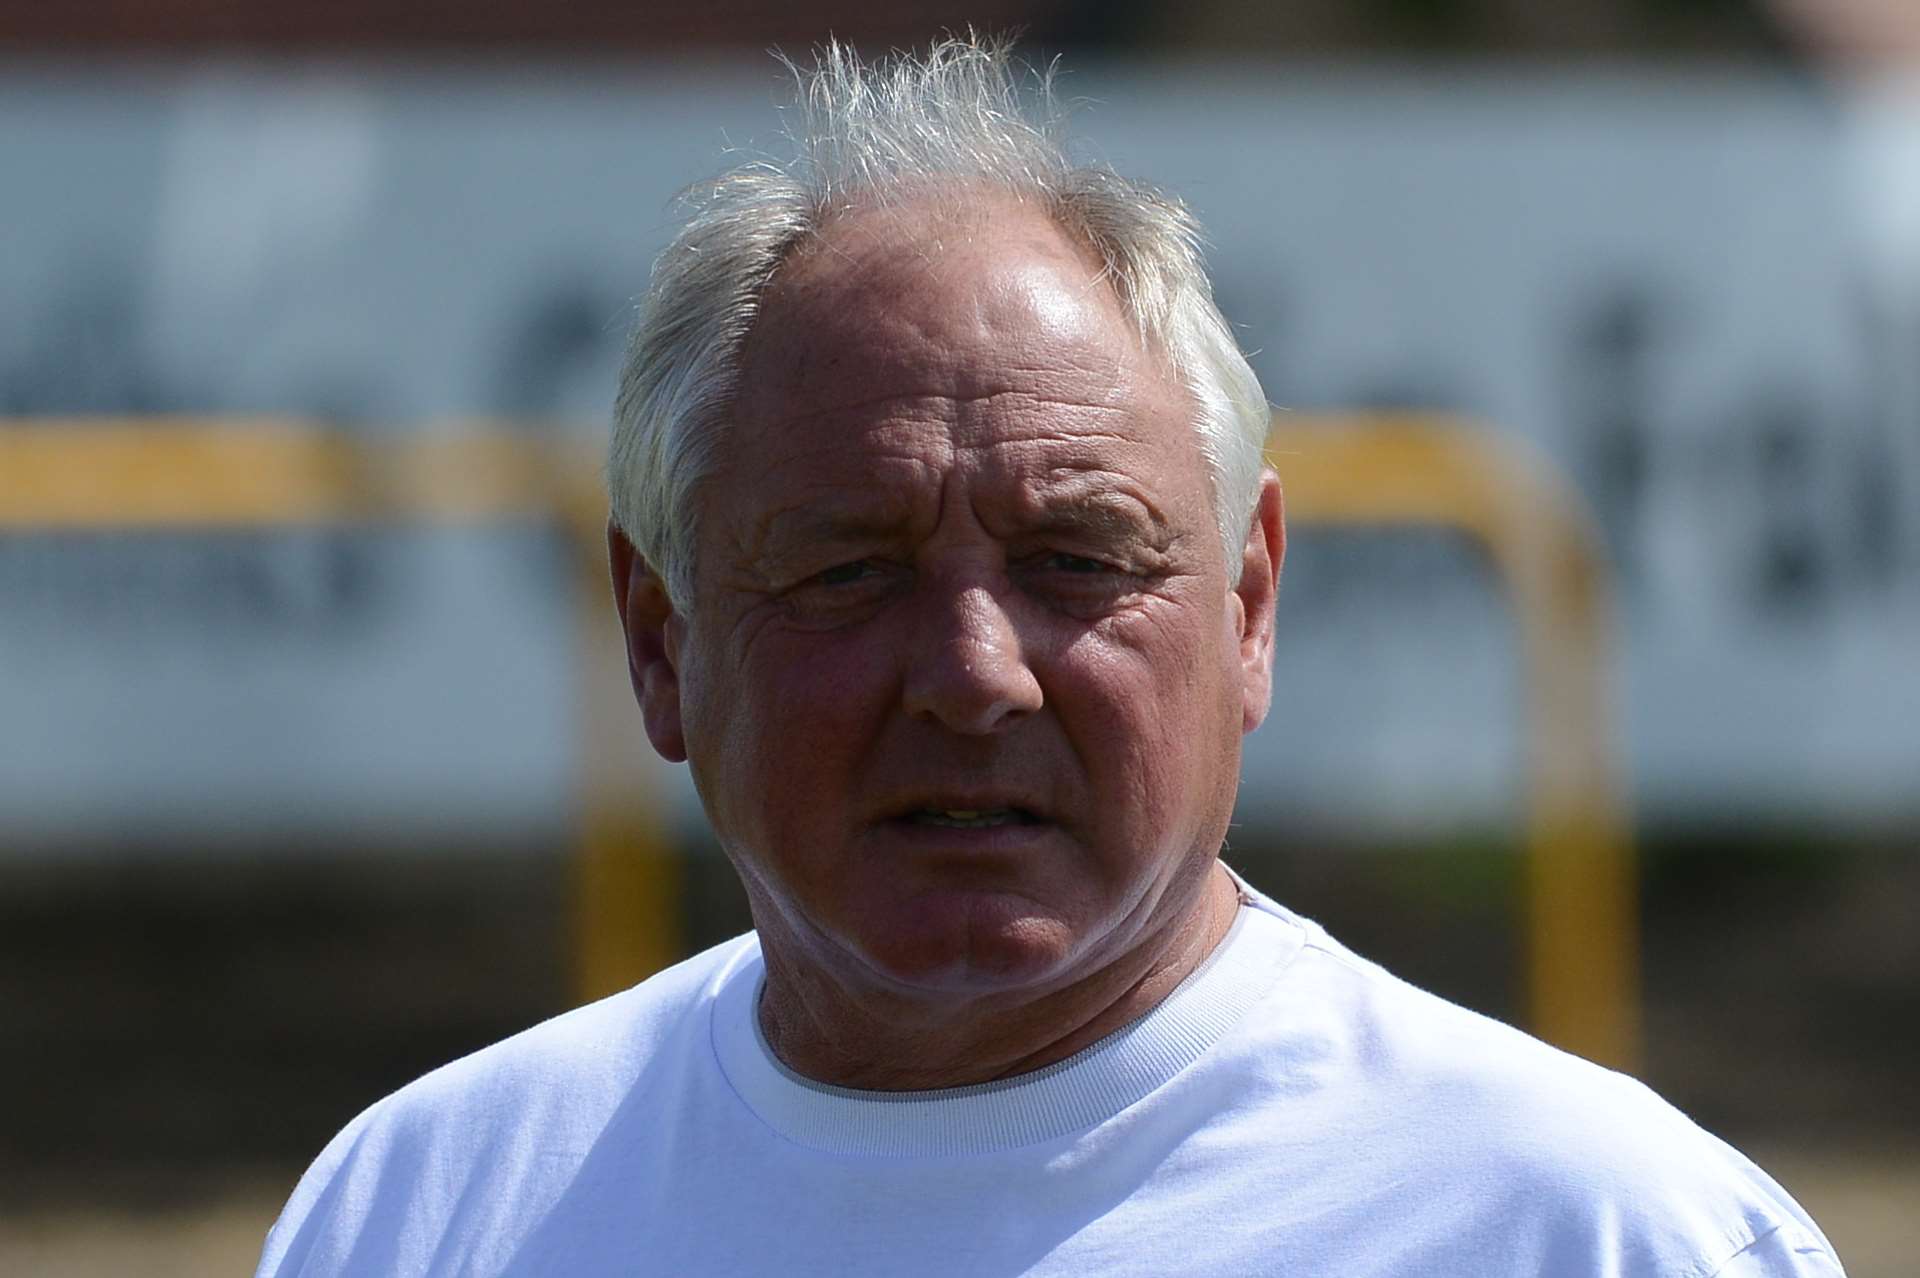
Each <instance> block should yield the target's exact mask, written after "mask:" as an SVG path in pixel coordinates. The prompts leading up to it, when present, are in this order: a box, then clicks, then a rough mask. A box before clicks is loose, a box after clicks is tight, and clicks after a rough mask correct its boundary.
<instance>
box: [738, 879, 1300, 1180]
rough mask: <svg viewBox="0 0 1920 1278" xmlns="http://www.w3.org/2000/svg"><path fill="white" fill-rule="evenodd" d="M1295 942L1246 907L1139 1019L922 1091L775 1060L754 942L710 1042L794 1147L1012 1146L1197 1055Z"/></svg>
mask: <svg viewBox="0 0 1920 1278" xmlns="http://www.w3.org/2000/svg"><path fill="white" fill-rule="evenodd" d="M1301 939H1302V938H1301V930H1300V927H1299V925H1298V924H1296V923H1294V922H1293V921H1292V920H1291V919H1289V918H1286V917H1283V916H1279V915H1276V914H1274V913H1271V912H1268V911H1266V910H1263V909H1261V908H1260V907H1259V905H1253V906H1242V907H1241V909H1240V913H1239V916H1238V917H1237V918H1236V919H1235V920H1234V923H1233V927H1232V929H1231V930H1230V931H1229V932H1228V933H1227V936H1226V938H1225V939H1224V940H1223V941H1221V943H1220V944H1219V945H1218V946H1216V947H1215V949H1214V951H1213V953H1212V954H1210V955H1209V956H1208V957H1207V960H1206V961H1205V962H1204V963H1202V964H1201V965H1200V966H1199V967H1198V968H1196V969H1195V970H1194V971H1193V972H1192V973H1191V974H1190V975H1189V976H1188V977H1187V979H1186V980H1184V981H1182V982H1181V983H1180V985H1179V986H1178V987H1176V988H1175V989H1174V991H1173V993H1171V994H1169V995H1168V996H1167V997H1166V998H1165V999H1163V1000H1162V1001H1161V1002H1160V1004H1159V1005H1158V1006H1157V1007H1155V1008H1154V1009H1153V1010H1152V1011H1150V1012H1148V1013H1147V1014H1146V1015H1145V1016H1142V1017H1141V1018H1140V1019H1138V1020H1136V1021H1133V1022H1132V1023H1131V1024H1128V1025H1126V1026H1123V1027H1122V1028H1120V1029H1118V1030H1115V1031H1114V1032H1113V1033H1112V1034H1109V1035H1107V1036H1106V1037H1105V1038H1103V1039H1101V1040H1100V1041H1099V1042H1097V1043H1094V1044H1092V1045H1091V1046H1089V1047H1087V1048H1085V1049H1083V1050H1081V1051H1080V1052H1077V1053H1075V1054H1074V1055H1072V1056H1069V1057H1068V1058H1067V1059H1065V1060H1063V1061H1059V1062H1057V1063H1055V1064H1053V1065H1049V1066H1047V1067H1046V1068H1044V1069H1039V1070H1035V1071H1033V1072H1032V1073H1028V1074H1021V1075H1019V1076H1017V1077H1014V1078H1008V1079H1002V1080H999V1081H996V1082H991V1083H980V1084H976V1085H974V1086H971V1087H954V1088H943V1089H941V1090H938V1091H923V1092H868V1091H855V1090H853V1089H850V1088H844V1087H832V1086H828V1085H826V1084H823V1083H815V1082H812V1081H811V1080H808V1079H804V1078H801V1077H800V1076H799V1075H797V1074H795V1073H793V1072H792V1071H791V1070H789V1069H788V1068H787V1067H786V1066H785V1065H783V1064H781V1063H780V1061H779V1060H778V1059H777V1058H776V1057H775V1056H774V1055H773V1053H772V1052H771V1051H770V1050H769V1049H768V1047H767V1045H766V1041H765V1039H763V1038H762V1037H761V1034H760V1021H759V1017H758V1015H757V1014H756V1008H757V1005H758V1003H759V996H760V987H761V983H762V981H763V979H764V977H765V972H766V969H765V965H764V963H763V962H762V959H761V956H760V950H759V947H758V946H757V945H752V946H748V947H747V948H745V949H744V950H743V951H742V952H741V955H740V957H739V958H738V959H736V960H735V962H734V963H733V964H732V965H731V967H730V968H729V970H728V971H727V973H726V974H725V975H724V976H723V977H722V981H721V988H720V990H719V991H718V993H717V996H716V998H715V1002H714V1006H713V1046H714V1051H715V1053H716V1055H717V1056H718V1057H719V1061H720V1068H721V1070H722V1071H723V1072H724V1073H725V1074H726V1076H727V1080H728V1081H729V1082H730V1083H731V1084H732V1085H733V1088H734V1090H735V1091H736V1092H737V1093H739V1095H740V1098H741V1099H742V1100H744V1101H745V1102H746V1103H747V1105H748V1106H749V1107H750V1108H751V1109H752V1110H753V1111H754V1112H755V1113H756V1114H758V1115H759V1116H760V1117H761V1119H763V1120H764V1121H765V1122H766V1123H767V1125H768V1126H770V1127H772V1128H773V1129H774V1130H775V1131H777V1132H779V1133H780V1134H781V1135H782V1136H784V1137H786V1138H787V1139H788V1140H791V1141H793V1142H795V1143H796V1144H800V1145H805V1146H807V1147H808V1148H811V1149H818V1150H824V1151H827V1152H830V1153H836V1154H865V1155H872V1156H877V1157H893V1158H925V1157H942V1156H943V1157H957V1156H964V1155H968V1154H983V1153H988V1152H991V1151H994V1150H1000V1149H1013V1148H1016V1147H1018V1146H1022V1145H1033V1144H1038V1143H1040V1142H1042V1141H1048V1140H1053V1139H1055V1138H1057V1137H1060V1136H1064V1135H1067V1134H1068V1133H1070V1132H1076V1131H1081V1130H1084V1129H1086V1128H1090V1127H1093V1126H1095V1125H1097V1124H1099V1123H1101V1122H1104V1121H1106V1120H1107V1119H1109V1118H1111V1117H1113V1116H1114V1115H1115V1114H1118V1113H1119V1112H1120V1111H1121V1110H1123V1109H1125V1108H1126V1107H1127V1106H1129V1105H1132V1104H1134V1103H1135V1102H1136V1101H1139V1100H1141V1099H1143V1098H1145V1097H1146V1096H1147V1095H1148V1094H1149V1093H1151V1092H1153V1091H1154V1090H1155V1089H1156V1088H1158V1087H1160V1086H1162V1085H1163V1084H1165V1083H1167V1082H1168V1081H1169V1080H1171V1079H1172V1078H1173V1076H1174V1075H1175V1074H1178V1073H1179V1072H1180V1071H1181V1070H1183V1069H1185V1068H1186V1067H1187V1066H1188V1065H1191V1064H1192V1063H1193V1062H1195V1061H1197V1060H1198V1059H1200V1057H1201V1056H1202V1055H1203V1054H1204V1053H1205V1052H1206V1051H1207V1049H1209V1048H1210V1047H1212V1046H1213V1045H1214V1044H1215V1043H1216V1042H1218V1041H1219V1040H1220V1038H1221V1036H1222V1035H1224V1034H1225V1033H1226V1032H1227V1031H1228V1030H1229V1029H1231V1028H1232V1027H1233V1024H1234V1022H1236V1021H1237V1020H1239V1019H1240V1017H1241V1016H1242V1015H1243V1014H1245V1013H1246V1011H1247V1010H1248V1009H1249V1008H1250V1007H1252V1006H1253V1004H1254V1003H1255V1002H1257V1001H1258V1000H1259V999H1260V998H1261V996H1263V995H1264V994H1266V993H1267V991H1268V990H1270V989H1271V988H1272V987H1273V984H1274V981H1275V979H1276V978H1277V977H1278V975H1279V973H1280V969H1281V968H1282V967H1283V966H1284V965H1285V964H1286V963H1287V961H1288V960H1289V959H1291V958H1292V957H1293V955H1294V954H1295V953H1296V952H1297V951H1298V950H1299V947H1300V942H1301Z"/></svg>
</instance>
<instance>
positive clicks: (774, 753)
mask: <svg viewBox="0 0 1920 1278" xmlns="http://www.w3.org/2000/svg"><path fill="white" fill-rule="evenodd" d="M888 654H889V649H888V647H887V646H886V645H885V644H883V643H878V642H873V641H871V640H863V639H861V638H859V637H853V638H847V637H838V638H836V637H833V636H827V635H817V634H803V635H787V636H772V635H765V634H763V635H762V636H761V637H760V638H759V639H758V641H757V642H755V643H754V644H753V645H752V647H751V648H750V649H748V650H746V651H742V652H737V653H733V654H729V657H730V659H729V660H727V661H725V662H723V663H718V664H716V666H715V667H714V668H713V669H712V671H711V675H710V678H709V680H708V681H707V683H706V685H705V686H703V687H702V688H701V689H700V690H699V691H700V694H701V695H700V696H699V706H698V708H697V710H696V711H695V712H694V713H693V715H691V716H690V719H691V721H692V722H693V723H694V724H695V725H697V726H696V727H695V728H694V729H693V730H695V731H697V732H698V733H699V738H700V755H701V757H702V758H703V759H704V760H705V762H706V764H707V765H708V767H709V768H710V769H711V770H712V771H714V772H715V773H717V774H718V775H719V776H724V778H725V784H721V785H715V786H712V787H710V788H711V789H713V790H714V791H715V792H716V795H715V797H716V798H717V797H720V795H722V794H729V793H730V794H733V795H735V796H742V797H743V796H751V797H750V798H749V799H748V801H749V802H751V803H753V804H754V805H755V806H757V807H767V806H778V805H781V804H787V805H803V810H804V808H805V807H818V806H820V805H821V804H822V802H823V801H825V800H828V799H831V798H832V797H833V796H834V795H836V794H840V793H844V792H845V786H846V778H845V777H844V776H843V775H841V774H843V773H846V772H848V771H851V770H852V769H854V768H856V767H858V766H859V765H860V764H861V763H862V762H863V761H864V760H865V757H866V754H867V751H869V750H870V749H871V748H872V744H873V742H874V741H875V739H876V737H877V735H878V732H879V728H880V725H881V723H882V722H883V719H884V715H885V712H886V709H887V707H888V705H889V704H890V703H889V701H888V697H889V695H890V693H889V690H890V689H891V688H892V687H893V686H894V682H895V674H894V671H893V665H894V663H893V660H892V658H891V657H890V656H889V655H888Z"/></svg>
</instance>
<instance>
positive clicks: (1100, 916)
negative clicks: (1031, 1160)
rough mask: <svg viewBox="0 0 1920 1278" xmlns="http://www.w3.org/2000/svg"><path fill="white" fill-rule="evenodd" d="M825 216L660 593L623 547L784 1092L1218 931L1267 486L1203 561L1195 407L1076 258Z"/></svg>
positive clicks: (1099, 997)
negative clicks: (784, 1075)
mask: <svg viewBox="0 0 1920 1278" xmlns="http://www.w3.org/2000/svg"><path fill="white" fill-rule="evenodd" d="M952 203H953V202H951V201H949V202H946V204H944V205H942V206H935V205H933V204H932V203H926V204H921V205H913V204H910V205H908V206H906V207H905V208H894V209H890V210H869V211H864V212H855V213H852V214H847V215H843V216H841V217H840V218H839V219H837V220H836V221H834V222H833V223H831V224H830V225H829V227H828V228H827V230H826V231H825V232H824V233H823V234H822V235H821V236H820V237H819V238H818V239H817V240H816V241H815V242H813V243H812V244H810V245H809V246H807V247H806V248H805V249H803V250H802V251H801V252H800V253H799V254H798V255H796V257H795V258H794V259H792V260H790V261H789V262H787V263H786V264H785V265H784V266H783V267H782V269H781V272H780V274H779V275H778V276H777V277H776V279H775V282H774V284H773V286H772V287H771V288H770V289H769V291H768V293H767V296H766V298H765V301H764V306H763V309H762V312H761V314H760V317H759V319H758V320H757V322H756V324H755V327H754V329H753V332H752V334H751V335H750V337H749V339H748V343H747V346H746V350H745V352H744V364H743V376H742V381H741V391H740V395H739V398H738V402H737V403H736V405H735V409H734V413H733V417H732V421H731V424H730V426H729V427H728V429H727V434H726V436H725V440H724V444H723V448H722V453H723V461H722V463H721V465H720V467H719V468H718V470H717V471H716V472H715V473H714V474H713V475H712V476H711V478H710V479H709V480H707V481H706V482H705V483H704V484H703V485H702V486H701V488H700V489H699V490H698V493H697V515H696V521H695V527H696V545H697V550H696V557H695V573H694V578H695V581H696V583H697V584H696V585H695V587H694V588H693V592H692V597H691V598H688V599H680V600H670V599H669V597H668V595H667V592H666V591H665V589H664V588H663V586H662V585H661V582H660V580H659V579H658V578H657V577H656V576H655V575H654V574H653V573H652V572H651V571H650V569H649V568H648V566H647V565H646V564H645V563H643V562H641V561H640V560H639V559H638V558H637V556H636V555H635V554H634V552H633V550H632V547H631V546H630V545H629V544H628V543H627V542H626V540H625V538H624V537H622V536H620V535H619V534H618V532H617V531H616V532H615V533H613V534H612V536H611V544H612V550H613V571H614V585H615V595H616V599H617V602H618V603H619V606H620V613H621V618H622V622H623V624H624V626H625V628H626V633H627V638H628V651H629V655H630V664H631V667H632V673H633V679H634V686H635V690H636V693H637V694H638V696H639V699H640V703H641V707H642V709H643V711H644V717H645V720H646V724H647V731H648V735H649V737H650V739H651V740H652V742H653V743H654V746H655V748H656V749H658V750H659V751H660V753H661V754H663V755H665V756H666V757H667V758H669V759H676V760H677V759H681V758H684V759H686V760H688V761H689V762H690V764H691V766H692V771H693V777H694V781H695V783H696V785H697V786H698V788H699V791H700V795H701V798H702V800H703V802H704V803H705V805H706V808H707V811H708V813H709V815H710V817H711V819H712V822H713V826H714V829H715V831H716V833H717V834H718V835H719V838H720V840H721V843H722V845H723V846H724V847H725V849H726V851H727V853H728V855H729V856H730V857H731V858H732V860H733V863H734V865H735V866H736V868H737V869H738V870H739V872H740V875H741V878H742V880H743V882H744V883H745V885H746V891H747V895H748V899H749V902H750V904H751V907H752V910H753V917H754V924H755V927H756V929H757V930H758V933H759V936H760V942H761V946H762V949H763V952H764V954H765V957H766V964H767V983H766V989H765V992H764V994H763V996H762V1002H761V1023H762V1027H763V1029H764V1031H765V1033H766V1037H767V1040H768V1042H769V1044H770V1045H771V1046H772V1047H773V1049H774V1051H775V1052H776V1053H777V1054H778V1055H779V1056H780V1057H781V1059H782V1060H784V1061H785V1062H786V1063H787V1064H788V1065H789V1066H790V1067H792V1068H793V1069H795V1070H796V1071H798V1072H800V1073H801V1074H804V1075H806V1076H808V1077H811V1078H815V1079H819V1080H822V1081H826V1082H833V1083H839V1084H842V1085H845V1086H852V1087H863V1088H881V1089H920V1088H933V1087H945V1086H953V1085H958V1084H963V1083H973V1082H980V1081H983V1080H987V1079H993V1078H999V1077H1004V1076H1007V1075H1012V1074H1017V1073H1021V1072H1024V1071H1027V1070H1031V1069H1035V1068H1038V1067H1040V1066H1043V1065H1046V1064H1049V1063H1051V1062H1053V1061H1056V1060H1059V1059H1062V1058H1064V1057H1066V1056H1068V1055H1071V1054H1072V1053H1073V1052H1075V1051H1077V1050H1079V1049H1080V1048H1082V1047H1084V1046H1086V1045H1088V1044H1090V1043H1092V1042H1094V1041H1096V1040H1097V1039H1098V1038H1100V1037H1101V1036H1103V1035H1104V1034H1106V1033H1108V1032H1110V1031H1112V1030H1114V1029H1117V1028H1119V1027H1120V1026H1122V1025H1124V1024H1125V1023H1127V1022H1128V1021H1130V1020H1132V1019H1135V1018H1136V1017H1138V1016H1139V1015H1141V1014H1143V1013H1144V1012H1146V1011H1147V1010H1149V1009H1150V1008H1152V1007H1153V1006H1154V1005H1155V1004H1156V1003H1158V1002H1159V1001H1160V1000H1161V999H1162V998H1164V997H1165V996H1166V994H1167V993H1169V992H1170V991H1171V990H1172V989H1173V988H1174V986H1176V985H1177V984H1178V983H1179V982H1180V980H1181V979H1182V978H1184V977H1185V976H1186V975H1187V974H1188V973H1189V972H1191V971H1192V970H1193V969H1194V967H1195V966H1197V965H1198V964H1199V963H1200V961H1201V960H1202V959H1203V958H1204V957H1205V956H1206V955H1207V953H1208V952H1210V951H1211V950H1212V948H1213V947H1214V946H1215V945H1216V944H1217V943H1218V942H1219V940H1220V939H1221V937H1222V936H1223V935H1224V934H1225V932H1226V930H1227V928H1228V927H1229V926H1230V924H1231V921H1232V918H1233V914H1234V911H1235V909H1236V897H1235V893H1234V890H1233V887H1232V884H1231V882H1230V880H1228V878H1227V877H1226V875H1225V873H1224V871H1222V870H1221V869H1220V868H1219V867H1218V865H1217V861H1216V858H1217V855H1218V852H1219V849H1220V845H1221V842H1222V840H1223V838H1224V837H1225V834H1226V828H1227V821H1228V817H1229V814H1230V813H1231V810H1232V806H1233V798H1234V791H1235V787H1236V785H1237V782H1238V777H1239V768H1240V740H1241V736H1242V734H1243V733H1244V732H1245V731H1248V730H1251V729H1252V728H1253V727H1254V726H1255V725H1257V724H1258V723H1259V722H1260V720H1261V718H1262V717H1263V716H1264V715H1265V713H1266V708H1267V701H1268V691H1269V684H1270V667H1271V658H1272V636H1273V617H1274V591H1275V582H1276V580H1277V575H1278V572H1279V566H1280V559H1281V554H1282V549H1283V544H1284V543H1283V535H1282V531H1281V510H1280V492H1279V486H1278V482H1277V481H1276V480H1275V479H1274V478H1273V477H1272V475H1271V474H1269V475H1267V476H1266V477H1265V482H1264V486H1263V488H1262V493H1261V499H1260V502H1259V505H1258V508H1257V510H1256V512H1255V514H1254V517H1253V519H1252V520H1251V521H1250V524H1249V528H1248V534H1247V538H1246V543H1245V546H1244V548H1243V550H1242V552H1241V555H1240V556H1239V560H1238V562H1234V563H1232V564H1231V565H1230V566H1229V565H1228V564H1227V563H1226V562H1225V561H1224V560H1225V557H1224V556H1223V554H1222V548H1221V544H1220V537H1219V533H1218V529H1217V524H1216V522H1215V517H1214V511H1213V501H1212V487H1211V482H1210V479H1209V476H1208V473H1207V467H1206V464H1205V461H1204V459H1203V457H1202V456H1201V453H1200V451H1199V449H1198V447H1197V444H1196V440H1195V436H1194V433H1193V429H1192V426H1191V422H1192V418H1193V412H1194V410H1193V406H1192V403H1191V401H1190V398H1189V396H1188V395H1187V393H1186V392H1185V391H1184V389H1183V388H1182V387H1181V386H1180V385H1179V382H1178V380H1177V379H1176V378H1175V377H1174V376H1173V375H1172V373H1171V372H1170V371H1169V370H1167V369H1166V368H1165V367H1164V365H1163V363H1162V361H1161V360H1159V359H1158V358H1157V357H1155V356H1154V355H1153V354H1151V353H1149V352H1148V351H1147V350H1145V349H1144V348H1143V346H1142V344H1141V341H1140V339H1139V337H1138V335H1137V331H1136V330H1135V329H1134V328H1133V327H1132V326H1131V325H1130V323H1129V321H1128V320H1127V318H1126V315H1125V313H1124V311H1123V310H1122V308H1121V306H1120V304H1119V302H1118V300H1117V299H1116V298H1115V296H1114V294H1113V293H1112V291H1111V288H1110V287H1109V286H1108V285H1107V284H1106V283H1105V282H1103V281H1102V280H1101V279H1100V278H1099V270H1098V265H1097V263H1095V262H1094V261H1092V260H1091V259H1090V258H1089V256H1088V255H1087V254H1086V252H1085V251H1084V250H1083V249H1082V248H1080V247H1079V246H1077V245H1076V244H1074V243H1073V242H1072V241H1071V240H1070V239H1069V238H1068V237H1067V236H1066V235H1065V234H1064V233H1062V232H1061V231H1060V230H1059V229H1058V228H1057V227H1055V226H1054V225H1053V224H1052V222H1051V221H1049V220H1048V219H1046V218H1045V217H1044V216H1043V215H1041V214H1040V213H1039V212H1038V211H1036V210H1035V209H1034V208H1032V207H1031V206H1030V205H1029V206H1023V205H1020V204H1017V203H1014V202H1012V201H1010V200H1001V199H995V198H985V199H975V200H973V201H971V202H969V204H968V205H967V207H966V208H965V209H964V210H962V211H956V210H955V209H954V208H952V207H949V206H950V205H951V204H952Z"/></svg>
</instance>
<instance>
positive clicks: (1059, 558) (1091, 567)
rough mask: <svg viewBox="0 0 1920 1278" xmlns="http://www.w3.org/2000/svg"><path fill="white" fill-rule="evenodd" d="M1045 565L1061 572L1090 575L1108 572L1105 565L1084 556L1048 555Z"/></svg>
mask: <svg viewBox="0 0 1920 1278" xmlns="http://www.w3.org/2000/svg"><path fill="white" fill-rule="evenodd" d="M1046 565H1047V567H1049V568H1057V569H1059V570H1060V571H1061V572H1075V573H1082V572H1085V573H1091V572H1106V571H1108V568H1107V565H1105V564H1103V563H1101V562H1100V561H1099V560H1098V559H1089V558H1087V557H1086V556H1085V555H1068V554H1052V555H1048V556H1047V558H1046Z"/></svg>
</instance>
